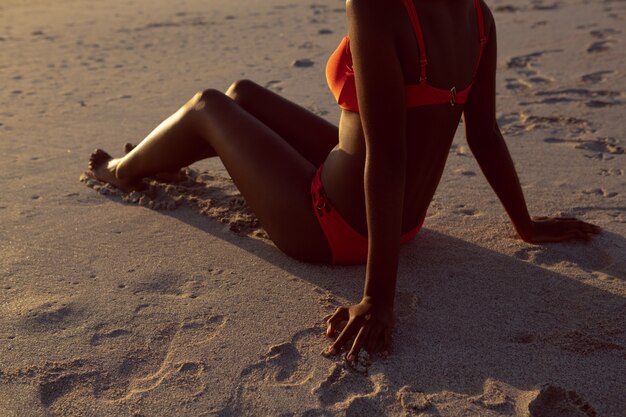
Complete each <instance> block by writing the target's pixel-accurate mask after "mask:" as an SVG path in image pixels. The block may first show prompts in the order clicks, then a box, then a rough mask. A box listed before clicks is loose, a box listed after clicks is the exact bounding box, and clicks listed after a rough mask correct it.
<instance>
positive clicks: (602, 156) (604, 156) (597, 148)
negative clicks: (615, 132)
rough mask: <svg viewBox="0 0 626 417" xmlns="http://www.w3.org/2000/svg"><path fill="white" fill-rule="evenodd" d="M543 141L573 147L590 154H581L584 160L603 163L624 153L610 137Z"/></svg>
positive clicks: (550, 138)
mask: <svg viewBox="0 0 626 417" xmlns="http://www.w3.org/2000/svg"><path fill="white" fill-rule="evenodd" d="M543 141H544V142H545V143H558V144H561V143H565V144H570V145H574V148H575V149H581V150H583V151H589V152H591V153H584V154H583V156H585V157H586V158H590V159H599V160H603V161H608V160H611V159H613V158H614V156H615V155H623V154H624V152H625V150H624V148H623V147H622V146H620V144H619V141H618V140H617V139H615V138H611V137H608V138H596V139H595V140H575V139H561V138H554V137H549V138H545V139H544V140H543Z"/></svg>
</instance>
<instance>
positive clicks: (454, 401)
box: [396, 379, 514, 417]
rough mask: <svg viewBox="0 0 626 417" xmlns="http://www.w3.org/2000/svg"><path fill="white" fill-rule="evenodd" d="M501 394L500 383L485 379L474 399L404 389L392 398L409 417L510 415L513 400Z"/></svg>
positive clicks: (488, 416) (497, 416) (453, 393)
mask: <svg viewBox="0 0 626 417" xmlns="http://www.w3.org/2000/svg"><path fill="white" fill-rule="evenodd" d="M504 391H505V390H504V388H503V387H501V383H500V382H498V381H495V380H492V379H487V380H486V381H485V383H484V384H483V392H482V393H480V394H478V395H473V396H472V395H467V394H461V393H457V392H450V391H440V392H435V393H432V394H430V393H424V392H421V391H420V390H416V389H414V388H413V387H410V386H404V387H402V388H401V389H400V390H399V391H398V393H397V394H396V398H397V400H398V402H399V403H400V406H401V407H402V408H403V409H404V410H405V411H406V412H407V414H408V415H410V416H413V415H415V416H450V417H461V416H481V417H500V416H503V415H512V414H511V413H512V412H513V410H514V404H513V400H512V399H511V398H509V397H508V396H507V395H506V394H505V393H504Z"/></svg>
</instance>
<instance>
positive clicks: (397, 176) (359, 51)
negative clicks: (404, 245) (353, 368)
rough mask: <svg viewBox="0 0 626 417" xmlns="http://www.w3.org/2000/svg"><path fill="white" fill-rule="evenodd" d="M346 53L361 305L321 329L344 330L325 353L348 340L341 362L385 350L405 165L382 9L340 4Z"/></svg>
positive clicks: (399, 93) (390, 34)
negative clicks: (352, 85)
mask: <svg viewBox="0 0 626 417" xmlns="http://www.w3.org/2000/svg"><path fill="white" fill-rule="evenodd" d="M347 10H348V22H349V35H350V47H351V51H352V58H353V62H354V69H355V80H356V86H357V95H358V99H359V112H360V117H361V123H362V125H363V130H364V134H365V141H366V161H365V178H364V181H365V205H366V213H367V227H368V235H369V251H368V259H367V269H366V276H365V288H364V293H363V300H362V301H361V303H359V304H358V305H356V306H352V307H350V308H348V309H340V310H339V311H338V312H337V313H336V314H335V315H334V316H333V318H331V320H330V321H329V324H330V326H329V333H330V334H332V333H333V331H334V329H333V327H334V326H335V323H337V322H338V321H341V320H347V321H348V325H347V326H346V327H345V329H344V331H343V332H342V333H341V335H340V336H339V337H338V338H337V340H336V342H335V343H334V344H333V345H332V346H331V350H332V349H334V352H333V353H335V352H337V351H338V350H339V348H340V347H341V345H343V344H344V343H345V342H346V341H347V340H349V339H350V338H351V337H352V336H354V335H355V334H356V339H355V341H354V343H353V346H352V349H351V350H350V352H349V353H348V359H349V360H351V357H352V355H356V354H357V353H358V351H359V349H360V348H361V347H363V346H364V347H366V349H367V350H368V351H376V350H386V349H388V347H389V346H388V345H389V342H390V338H391V329H392V325H393V303H394V296H395V289H396V273H397V269H398V252H399V246H400V235H401V229H402V208H403V201H404V182H405V163H406V131H405V130H406V128H405V123H406V104H405V96H404V78H403V74H402V69H401V67H400V63H399V60H398V56H397V52H396V47H395V34H394V31H393V29H392V27H393V26H392V19H391V18H390V13H391V12H390V7H389V5H388V4H387V3H386V2H384V1H369V0H349V1H348V2H347Z"/></svg>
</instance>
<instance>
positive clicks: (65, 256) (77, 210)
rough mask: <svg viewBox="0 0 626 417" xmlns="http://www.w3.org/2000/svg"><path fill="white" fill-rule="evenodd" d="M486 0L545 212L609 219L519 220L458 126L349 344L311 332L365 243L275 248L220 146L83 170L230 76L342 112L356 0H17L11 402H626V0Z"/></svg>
mask: <svg viewBox="0 0 626 417" xmlns="http://www.w3.org/2000/svg"><path fill="white" fill-rule="evenodd" d="M209 3H210V4H209ZM489 5H490V6H491V7H492V10H493V11H494V15H495V19H496V21H497V24H498V35H499V59H498V67H499V68H498V70H499V75H498V97H497V99H498V109H499V110H498V111H499V113H498V120H499V123H500V125H501V128H502V131H503V132H504V133H505V135H506V140H507V143H508V145H509V148H510V150H511V153H512V154H513V157H514V160H515V161H516V165H517V167H518V171H519V175H520V178H521V181H522V185H523V187H524V190H525V193H526V197H527V200H528V205H529V207H530V209H531V211H532V213H533V214H535V215H559V214H560V215H573V216H577V217H580V218H582V219H585V220H587V221H589V222H592V223H595V224H598V225H599V226H601V227H602V228H603V229H604V233H603V234H602V235H600V236H599V237H597V238H596V239H594V240H593V242H591V243H589V244H581V243H565V244H549V245H530V244H526V243H523V242H521V241H520V240H519V239H517V238H516V236H515V234H514V232H513V230H512V228H511V226H510V224H509V222H508V220H507V218H506V216H505V214H504V212H503V210H502V208H501V206H500V204H499V202H498V201H497V199H496V197H495V195H494V194H493V193H492V192H491V190H490V189H489V186H488V184H487V183H486V181H485V180H484V178H483V177H482V174H481V173H480V170H479V168H478V166H477V164H476V162H475V160H474V158H473V157H472V155H471V153H470V152H469V149H468V147H467V144H466V143H465V140H464V138H463V134H462V133H463V129H462V126H460V129H459V133H458V135H457V137H456V139H455V143H454V146H453V148H452V149H451V152H450V157H449V160H448V165H447V167H446V172H445V174H444V177H443V179H442V182H441V185H440V187H439V190H438V192H437V194H436V196H435V199H434V201H433V203H432V206H431V208H430V210H429V213H428V218H427V220H426V224H425V229H424V230H423V232H421V233H420V234H419V236H418V238H416V239H415V240H414V241H413V242H411V243H410V244H408V245H405V246H403V248H402V252H401V262H400V272H399V280H398V289H397V305H396V312H397V317H398V324H397V327H396V330H395V334H394V341H395V343H394V350H393V352H392V354H391V355H390V356H389V357H387V358H371V360H370V361H368V362H371V363H367V362H366V363H364V364H363V366H362V367H361V368H360V369H357V370H354V369H351V368H349V367H347V366H346V365H345V363H344V361H343V359H342V358H341V357H336V358H325V357H323V356H322V355H320V351H322V349H323V348H324V347H326V346H327V345H328V344H329V340H328V339H326V338H325V337H324V335H323V331H324V325H323V322H324V317H326V316H328V315H329V314H331V313H332V312H333V311H334V309H335V308H336V307H337V306H340V305H345V304H346V303H350V302H355V301H358V299H359V295H360V292H361V288H362V280H363V275H364V269H363V267H327V266H315V265H309V264H304V263H301V262H298V261H295V260H292V259H290V258H288V257H287V256H285V255H283V254H282V253H281V252H279V251H278V250H277V249H276V248H275V247H274V246H273V245H272V244H271V242H269V241H268V240H267V239H266V235H265V233H264V232H263V230H262V228H261V226H260V225H259V224H258V222H257V221H256V219H255V218H254V216H253V215H252V214H251V213H250V212H249V211H248V210H247V208H246V206H245V202H244V201H243V199H242V198H241V196H240V195H239V194H238V193H237V191H236V189H235V188H234V186H233V185H232V183H231V182H230V180H229V178H228V175H227V174H226V172H225V170H224V168H223V166H222V165H221V163H220V162H219V161H218V160H209V161H204V162H201V163H199V164H196V165H194V166H193V167H191V168H190V171H189V175H188V177H187V179H186V180H184V181H183V182H181V183H178V184H165V183H162V182H159V181H155V180H151V181H150V183H149V188H148V190H147V191H145V192H142V193H136V194H133V195H123V194H122V193H120V192H118V191H116V190H114V189H112V188H110V187H107V186H102V185H101V184H98V183H97V182H94V181H93V180H88V179H86V178H83V181H82V182H81V181H80V178H81V175H82V174H83V172H84V171H85V169H86V164H87V159H88V156H89V153H90V152H91V151H92V150H93V149H94V148H96V147H101V148H103V149H105V150H107V151H109V152H112V153H121V152H122V146H123V144H124V143H125V142H132V143H137V142H138V141H139V140H140V139H141V138H142V137H143V136H145V135H146V134H147V133H148V132H149V131H150V130H151V129H152V128H153V127H154V126H155V125H156V124H157V123H158V122H159V121H161V120H162V119H163V118H164V117H166V116H167V115H169V114H171V113H172V112H173V111H174V110H176V109H177V108H178V106H180V105H181V104H182V103H184V102H185V101H186V100H187V99H188V98H189V97H191V96H192V95H193V94H194V93H195V92H196V91H198V90H202V89H204V88H208V87H213V88H218V89H221V90H225V89H226V88H227V87H228V85H229V84H230V83H231V82H232V81H234V80H236V79H240V78H249V79H253V80H255V81H256V82H258V83H260V84H262V85H265V86H267V87H268V88H271V89H273V90H274V91H277V92H279V93H281V94H283V95H285V96H286V97H288V98H289V99H292V100H294V101H296V102H298V103H301V104H302V105H304V106H306V107H308V108H309V109H311V110H313V111H315V112H316V113H318V114H320V115H322V116H324V117H326V118H327V119H328V120H330V121H332V122H336V121H337V120H338V117H339V113H338V108H337V106H336V105H335V104H334V103H333V100H332V97H331V95H330V93H329V92H328V90H327V87H326V85H325V80H324V65H325V61H326V59H327V57H328V56H329V54H330V53H331V52H332V50H333V49H334V48H335V47H336V45H337V43H338V41H339V39H340V38H341V37H342V36H343V34H344V33H345V13H344V4H343V2H340V1H335V0H316V1H315V2H295V1H292V2H289V1H282V0H264V1H260V0H255V1H247V2H232V1H226V0H217V1H213V2H207V1H201V0H182V1H178V2H166V1H160V0H159V1H150V2H148V1H143V0H142V1H122V0H104V1H101V2H91V1H87V0H68V1H64V2H62V6H57V5H55V2H52V1H50V0H36V1H28V2H22V1H18V0H3V1H2V2H1V3H0V87H1V88H0V190H1V191H2V192H0V415H1V416H306V417H315V416H380V415H387V416H422V417H425V416H429V417H430V416H442V417H461V416H472V417H474V416H483V417H495V416H520V417H521V416H533V417H544V416H546V417H571V416H577V417H581V416H582V417H587V416H602V417H624V416H626V181H625V180H626V176H624V170H625V169H626V164H625V161H626V156H625V155H624V146H625V137H626V135H625V134H626V128H625V124H624V120H623V115H624V108H625V107H624V105H625V104H626V92H625V86H626V78H625V73H624V69H623V67H624V62H625V56H624V52H623V51H624V49H623V48H624V40H625V39H624V27H625V26H624V18H625V16H626V5H625V4H624V3H623V2H621V1H615V0H587V1H583V2H574V1H570V0H556V1H541V0H533V1H526V0H510V1H508V0H497V1H496V0H491V1H490V2H489Z"/></svg>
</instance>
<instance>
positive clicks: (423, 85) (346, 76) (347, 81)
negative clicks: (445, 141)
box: [326, 0, 487, 112]
mask: <svg viewBox="0 0 626 417" xmlns="http://www.w3.org/2000/svg"><path fill="white" fill-rule="evenodd" d="M402 1H403V2H404V7H405V8H406V10H407V13H408V14H409V17H410V19H411V24H412V25H413V32H414V33H415V37H416V39H417V44H418V46H419V51H420V67H421V70H420V82H419V84H409V85H407V86H406V87H405V91H406V105H407V108H413V107H417V106H425V105H429V104H446V103H450V104H451V105H453V106H454V104H456V103H459V104H465V102H466V101H467V97H468V96H469V92H470V89H471V88H472V85H473V84H474V78H475V77H476V71H477V70H478V65H479V63H480V58H481V57H482V54H483V49H484V48H485V44H486V43H487V38H486V37H485V24H484V19H483V12H482V9H481V7H480V0H474V5H475V7H476V17H477V19H478V31H479V34H480V53H479V55H478V61H477V62H476V67H475V69H474V78H472V82H471V83H470V85H469V86H467V87H466V88H464V89H463V90H461V91H457V90H456V87H452V88H451V89H450V90H445V89H442V88H437V87H433V86H432V85H430V84H428V83H427V82H426V80H427V77H426V65H427V64H428V60H427V59H426V47H425V45H424V36H423V34H422V27H421V25H420V22H419V19H418V17H417V11H416V10H415V5H414V4H413V1H412V0H402ZM326 81H327V82H328V86H329V87H330V90H331V91H332V93H333V95H334V96H335V99H336V100H337V103H338V104H339V106H340V107H341V108H343V109H345V110H350V111H353V112H358V111H359V103H358V100H357V96H356V84H355V82H354V67H353V64H352V54H351V53H350V38H349V37H348V36H346V37H345V38H343V40H342V41H341V43H340V44H339V47H338V48H337V49H336V50H335V52H333V54H332V55H331V57H330V59H329V60H328V63H327V64H326Z"/></svg>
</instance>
